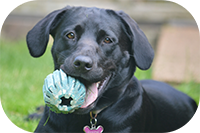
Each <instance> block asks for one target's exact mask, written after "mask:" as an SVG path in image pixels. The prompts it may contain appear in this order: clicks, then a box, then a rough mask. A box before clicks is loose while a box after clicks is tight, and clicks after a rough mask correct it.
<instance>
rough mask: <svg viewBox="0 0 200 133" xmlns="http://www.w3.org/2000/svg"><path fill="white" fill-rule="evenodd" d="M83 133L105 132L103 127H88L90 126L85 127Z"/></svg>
mask: <svg viewBox="0 0 200 133" xmlns="http://www.w3.org/2000/svg"><path fill="white" fill-rule="evenodd" d="M83 131H84V132H85V133H102V132H103V127H102V126H98V127H97V128H96V127H95V126H94V127H91V128H90V127H88V126H85V127H84V128H83Z"/></svg>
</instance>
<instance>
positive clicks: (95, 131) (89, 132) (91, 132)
mask: <svg viewBox="0 0 200 133" xmlns="http://www.w3.org/2000/svg"><path fill="white" fill-rule="evenodd" d="M90 116H91V119H90V124H91V128H90V127H89V126H84V128H83V131H84V132H85V133H102V132H103V127H102V126H98V127H97V128H96V124H97V119H96V117H92V113H90Z"/></svg>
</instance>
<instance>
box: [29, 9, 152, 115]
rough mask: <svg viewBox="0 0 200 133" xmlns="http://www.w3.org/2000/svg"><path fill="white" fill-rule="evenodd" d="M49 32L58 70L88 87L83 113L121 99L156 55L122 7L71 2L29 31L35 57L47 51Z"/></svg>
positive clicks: (30, 45)
mask: <svg viewBox="0 0 200 133" xmlns="http://www.w3.org/2000/svg"><path fill="white" fill-rule="evenodd" d="M49 34H50V35H51V36H52V37H53V38H54V44H53V46H52V56H53V59H54V65H55V69H60V68H61V69H62V70H63V71H64V72H65V73H66V74H68V75H70V76H72V77H75V78H77V79H79V80H80V81H81V82H82V83H83V84H84V85H85V87H86V90H87V96H86V97H87V98H86V99H85V103H84V105H83V106H82V107H81V108H80V109H78V110H77V111H76V112H77V113H87V112H89V111H91V110H101V109H103V108H105V107H107V106H109V105H110V104H112V103H113V102H115V101H116V100H117V99H118V98H119V97H120V96H121V95H122V94H123V92H124V90H125V87H126V85H128V82H129V80H130V79H131V77H132V76H133V73H134V71H135V68H136V66H137V67H138V68H140V69H142V70H146V69H148V68H149V67H150V65H151V63H152V60H153V57H154V52H153V49H152V47H151V45H150V44H149V42H148V40H147V38H146V36H145V35H144V33H143V32H142V31H141V30H140V28H139V27H138V25H137V23H136V22H135V21H134V20H133V19H131V18H130V17H129V16H128V15H127V14H125V13H124V12H122V11H120V12H116V11H113V10H105V9H98V8H85V7H69V6H68V7H66V8H63V9H61V10H57V11H54V12H52V13H50V14H49V15H47V16H46V17H45V18H44V19H42V20H41V21H39V22H38V23H37V24H36V25H35V27H34V28H33V29H32V30H31V31H29V33H28V35H27V44H28V48H29V51H30V54H31V55H32V56H33V57H39V56H41V55H43V53H44V52H45V50H46V46H47V43H48V40H49ZM89 93H91V94H89Z"/></svg>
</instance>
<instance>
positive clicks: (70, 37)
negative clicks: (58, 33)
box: [66, 32, 75, 39]
mask: <svg viewBox="0 0 200 133" xmlns="http://www.w3.org/2000/svg"><path fill="white" fill-rule="evenodd" d="M66 36H67V38H69V39H74V38H75V34H74V33H73V32H70V33H68V34H67V35H66Z"/></svg>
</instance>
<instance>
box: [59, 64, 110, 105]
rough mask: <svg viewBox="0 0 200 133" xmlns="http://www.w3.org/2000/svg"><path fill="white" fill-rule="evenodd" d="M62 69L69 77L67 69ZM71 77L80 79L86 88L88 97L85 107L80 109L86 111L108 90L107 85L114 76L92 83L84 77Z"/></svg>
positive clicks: (86, 97)
mask: <svg viewBox="0 0 200 133" xmlns="http://www.w3.org/2000/svg"><path fill="white" fill-rule="evenodd" d="M61 69H62V70H63V71H64V72H65V73H66V74H67V75H68V73H67V72H66V71H65V69H64V68H63V67H62V66H61ZM69 76H71V77H74V78H76V79H78V80H79V81H80V82H81V83H83V84H84V86H85V88H86V95H85V100H84V103H83V105H82V106H81V107H80V108H81V109H85V108H87V107H89V106H90V105H91V104H92V103H94V102H95V101H96V100H97V98H98V97H99V96H100V95H101V94H102V93H103V92H104V91H105V90H106V88H107V85H108V83H109V81H110V79H111V77H112V74H109V75H108V76H105V77H104V78H102V80H100V81H97V82H94V83H93V82H90V81H88V80H86V79H84V78H82V77H77V76H73V75H71V74H70V75H69Z"/></svg>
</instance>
